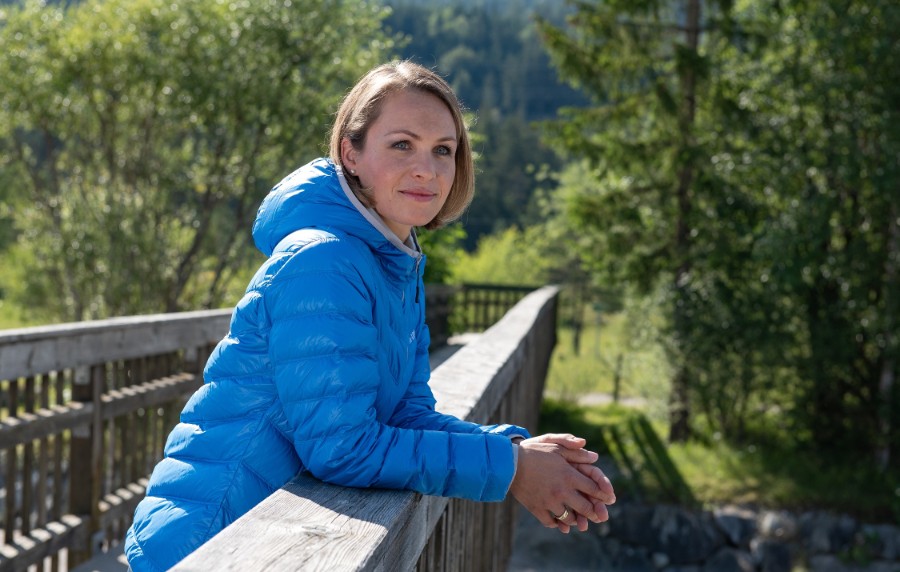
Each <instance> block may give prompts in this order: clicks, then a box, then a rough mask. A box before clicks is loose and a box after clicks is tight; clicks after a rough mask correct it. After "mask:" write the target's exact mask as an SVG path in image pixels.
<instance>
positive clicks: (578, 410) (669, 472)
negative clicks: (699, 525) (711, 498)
mask: <svg viewBox="0 0 900 572" xmlns="http://www.w3.org/2000/svg"><path fill="white" fill-rule="evenodd" d="M540 432H541V433H548V432H549V433H562V432H567V433H573V434H575V435H578V436H579V437H584V438H585V439H587V441H588V448H589V449H592V450H594V451H597V452H598V453H600V454H601V455H608V456H610V457H611V458H612V459H613V461H614V462H615V464H616V467H617V469H618V470H619V471H620V472H621V477H622V478H619V479H615V478H614V479H613V481H614V482H613V484H614V486H615V487H616V490H617V492H627V493H629V494H630V495H631V496H634V497H635V498H636V499H638V500H644V501H651V502H665V503H673V504H679V505H682V506H690V507H693V506H697V504H698V503H697V500H696V498H695V497H694V494H693V493H692V491H691V489H690V487H689V486H688V484H687V482H686V481H685V480H684V478H683V477H682V475H681V473H680V472H679V471H678V468H677V467H676V466H675V464H674V463H673V462H672V459H671V458H670V457H669V454H668V452H667V450H666V447H665V445H664V444H663V443H662V442H661V441H660V439H659V437H658V436H657V434H656V432H655V431H654V430H653V428H652V427H651V426H650V423H649V421H647V418H646V417H645V416H644V414H643V413H641V412H640V411H636V410H634V409H629V408H624V407H618V406H615V405H610V406H606V407H604V420H603V421H602V422H599V423H598V422H594V421H593V420H590V419H588V418H587V409H586V408H584V407H582V406H579V405H574V404H571V403H567V402H563V401H556V400H552V399H545V400H544V403H543V406H542V408H541V421H540Z"/></svg>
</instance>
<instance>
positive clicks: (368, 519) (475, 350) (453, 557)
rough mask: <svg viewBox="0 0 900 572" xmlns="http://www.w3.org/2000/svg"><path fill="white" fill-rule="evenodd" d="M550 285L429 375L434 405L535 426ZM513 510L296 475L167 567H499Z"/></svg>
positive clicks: (552, 324)
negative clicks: (172, 565) (188, 553)
mask: <svg viewBox="0 0 900 572" xmlns="http://www.w3.org/2000/svg"><path fill="white" fill-rule="evenodd" d="M557 299H558V289H557V288H555V287H545V288H542V289H539V290H537V291H535V292H533V293H531V294H529V295H528V296H526V297H525V298H524V299H523V300H522V301H521V302H519V304H517V305H516V306H515V307H514V308H513V309H512V310H511V311H510V312H508V313H507V314H506V315H505V316H504V317H503V318H502V319H501V320H500V321H499V322H498V323H496V324H495V325H494V326H492V327H491V328H489V329H488V330H487V331H486V332H485V333H484V334H483V335H482V336H481V337H480V338H479V339H477V340H476V341H473V342H471V343H469V344H467V345H466V346H465V347H464V348H462V349H461V350H460V351H458V352H457V353H456V354H454V355H453V356H452V357H450V358H449V359H448V360H447V361H446V362H444V363H443V364H442V365H441V366H439V367H438V368H436V369H435V371H434V372H433V374H432V382H431V385H432V387H433V389H434V393H435V397H436V398H437V400H438V409H439V410H440V411H442V412H445V413H450V414H453V415H456V416H457V417H460V418H462V419H467V420H470V421H476V422H481V423H496V422H501V421H503V422H508V423H516V424H518V425H522V426H525V427H527V428H529V429H530V430H534V428H535V426H536V424H537V417H538V413H539V407H540V401H541V394H542V390H543V383H544V379H545V377H546V371H547V366H548V364H549V359H550V354H551V352H552V350H553V346H554V345H555V343H556V307H557ZM514 521H515V518H514V506H513V504H512V501H511V500H509V499H507V500H506V501H504V502H503V503H475V502H471V501H463V500H459V499H446V498H440V497H430V496H423V495H420V494H418V493H413V492H408V491H386V490H375V489H351V488H344V487H339V486H335V485H330V484H327V483H323V482H321V481H318V480H316V479H314V478H312V477H310V476H308V475H300V476H298V477H297V478H295V479H294V480H292V481H291V482H290V483H288V484H287V485H286V486H285V487H283V488H282V489H280V490H279V491H276V492H275V493H274V494H273V495H271V496H270V497H269V498H268V499H266V500H265V501H263V502H262V503H261V504H259V505H258V506H256V507H255V508H253V509H252V510H251V511H250V512H248V513H247V514H245V515H244V516H243V517H241V518H240V519H238V520H237V521H236V522H234V523H233V524H232V525H231V526H229V527H227V528H226V529H225V530H223V531H222V532H221V533H219V534H218V535H216V536H215V537H214V538H213V539H212V540H210V541H209V542H208V543H206V544H205V545H204V546H202V547H201V548H200V549H199V550H197V551H196V552H194V553H193V554H192V555H190V556H188V557H187V558H186V559H184V560H183V561H182V562H181V563H179V564H178V565H177V566H176V567H175V568H174V570H180V571H182V572H184V571H189V570H234V571H237V570H241V571H257V570H258V571H262V570H266V571H288V570H301V569H302V570H334V569H340V570H373V571H374V570H412V569H414V568H417V569H418V570H459V569H472V570H505V569H506V563H507V560H508V557H509V554H510V552H511V539H512V532H513V525H514Z"/></svg>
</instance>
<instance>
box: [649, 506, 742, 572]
mask: <svg viewBox="0 0 900 572" xmlns="http://www.w3.org/2000/svg"><path fill="white" fill-rule="evenodd" d="M651 526H652V529H653V532H654V533H655V535H656V536H655V542H656V543H655V544H653V545H651V546H650V550H651V551H653V552H664V553H665V554H668V555H669V560H670V562H672V564H697V563H700V562H703V561H704V560H706V559H707V558H708V557H709V556H710V555H711V554H712V553H713V552H715V551H716V550H717V549H718V548H720V547H721V546H723V545H724V544H725V538H724V536H723V535H722V533H721V532H720V531H719V528H718V526H716V524H715V522H714V520H713V517H712V515H711V514H710V513H707V512H702V513H698V512H695V511H688V510H685V509H682V508H679V507H673V506H667V505H660V506H657V507H656V510H655V511H654V514H653V519H652V521H651Z"/></svg>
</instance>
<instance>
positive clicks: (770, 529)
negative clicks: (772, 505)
mask: <svg viewBox="0 0 900 572" xmlns="http://www.w3.org/2000/svg"><path fill="white" fill-rule="evenodd" d="M797 530H798V524H797V519H796V518H794V515H792V514H791V513H789V512H787V511H784V510H779V511H766V512H764V513H763V514H762V516H761V517H760V519H759V532H760V534H762V535H763V536H765V537H767V538H777V539H779V540H793V539H794V538H796V536H797Z"/></svg>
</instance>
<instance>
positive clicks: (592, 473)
mask: <svg viewBox="0 0 900 572" xmlns="http://www.w3.org/2000/svg"><path fill="white" fill-rule="evenodd" d="M534 440H535V441H540V442H543V443H554V444H556V445H560V446H562V447H565V448H566V449H570V450H578V449H583V448H584V446H585V445H586V444H587V441H586V440H585V439H583V438H581V437H576V436H575V435H572V434H570V433H547V434H545V435H539V436H537V437H535V438H534ZM571 464H572V466H573V467H575V468H576V469H578V471H579V472H581V474H583V475H584V476H586V477H588V478H589V479H591V480H592V481H594V482H595V483H596V484H597V487H598V488H597V493H596V494H595V495H591V496H589V495H584V496H585V498H586V499H587V500H588V501H590V502H591V504H592V505H593V507H594V513H595V514H596V515H597V516H598V517H599V518H600V521H601V522H602V521H605V520H607V519H609V511H608V510H607V508H606V505H609V504H613V503H615V502H616V494H615V491H614V490H613V486H612V483H611V482H610V481H609V479H608V478H607V477H606V475H605V474H603V471H602V470H600V468H599V467H597V466H595V465H592V464H589V463H571ZM582 494H583V493H582ZM556 522H557V528H559V530H560V532H563V533H568V532H569V531H570V530H571V527H573V526H574V527H576V528H578V530H580V531H581V532H585V531H586V530H587V529H588V519H587V518H586V517H585V516H584V515H582V514H580V513H577V512H575V513H574V514H572V515H571V516H570V517H569V518H568V519H567V520H566V521H562V520H557V521H556Z"/></svg>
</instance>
